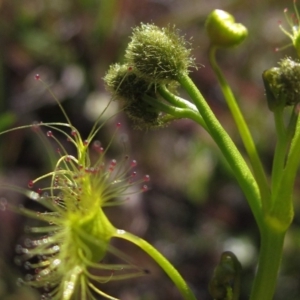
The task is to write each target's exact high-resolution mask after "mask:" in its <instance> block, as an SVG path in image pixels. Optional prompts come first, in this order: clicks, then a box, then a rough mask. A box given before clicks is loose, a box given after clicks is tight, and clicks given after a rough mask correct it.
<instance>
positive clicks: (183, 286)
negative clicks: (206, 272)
mask: <svg viewBox="0 0 300 300" xmlns="http://www.w3.org/2000/svg"><path fill="white" fill-rule="evenodd" d="M114 237H117V238H121V239H125V240H127V241H129V242H131V243H133V244H135V245H136V246H138V247H140V248H141V249H142V250H143V251H145V252H146V253H147V254H148V255H149V256H151V257H152V258H153V259H154V260H155V261H156V262H157V263H158V264H159V266H160V267H161V268H162V269H163V270H164V271H165V272H166V274H167V275H168V276H169V277H170V279H171V280H172V281H173V282H174V284H175V285H176V286H177V288H178V290H179V291H180V293H181V295H182V296H183V298H184V299H186V300H196V297H195V296H194V294H193V292H192V291H191V289H190V288H189V287H188V285H187V283H186V282H185V281H184V279H183V278H182V277H181V275H180V274H179V273H178V271H177V270H176V269H175V268H174V267H173V266H172V264H171V263H170V262H169V261H168V260H167V259H166V258H165V257H164V256H163V255H162V254H161V253H160V252H159V251H157V250H156V249H155V248H154V247H153V246H152V245H150V244H149V243H148V242H146V241H145V240H143V239H142V238H139V237H137V236H135V235H133V234H131V233H129V232H126V231H124V230H117V232H116V233H115V234H114Z"/></svg>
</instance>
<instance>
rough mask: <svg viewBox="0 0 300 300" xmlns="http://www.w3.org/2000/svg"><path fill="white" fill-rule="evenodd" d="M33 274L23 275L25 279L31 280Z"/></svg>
mask: <svg viewBox="0 0 300 300" xmlns="http://www.w3.org/2000/svg"><path fill="white" fill-rule="evenodd" d="M33 278H34V277H33V276H32V275H31V274H26V275H25V281H32V280H33Z"/></svg>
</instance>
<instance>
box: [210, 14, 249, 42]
mask: <svg viewBox="0 0 300 300" xmlns="http://www.w3.org/2000/svg"><path fill="white" fill-rule="evenodd" d="M205 28H206V31H207V34H208V36H209V38H210V41H211V44H212V45H214V46H217V47H221V48H229V47H233V46H236V45H238V44H240V43H242V42H243V41H244V39H245V38H246V37H247V35H248V30H247V28H246V27H245V26H244V25H242V24H239V23H235V19H234V17H233V16H232V15H230V14H229V13H227V12H226V11H223V10H220V9H215V10H214V11H212V12H211V13H210V14H209V15H208V17H207V19H206V22H205Z"/></svg>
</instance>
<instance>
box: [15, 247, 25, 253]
mask: <svg viewBox="0 0 300 300" xmlns="http://www.w3.org/2000/svg"><path fill="white" fill-rule="evenodd" d="M15 251H16V253H17V254H22V253H23V247H22V246H21V245H16V248H15Z"/></svg>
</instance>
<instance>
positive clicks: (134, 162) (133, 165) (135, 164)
mask: <svg viewBox="0 0 300 300" xmlns="http://www.w3.org/2000/svg"><path fill="white" fill-rule="evenodd" d="M130 166H131V167H132V168H134V167H136V166H137V161H136V160H132V161H131V163H130Z"/></svg>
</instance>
